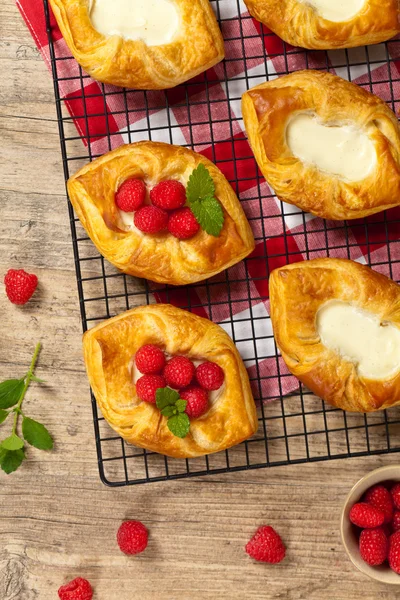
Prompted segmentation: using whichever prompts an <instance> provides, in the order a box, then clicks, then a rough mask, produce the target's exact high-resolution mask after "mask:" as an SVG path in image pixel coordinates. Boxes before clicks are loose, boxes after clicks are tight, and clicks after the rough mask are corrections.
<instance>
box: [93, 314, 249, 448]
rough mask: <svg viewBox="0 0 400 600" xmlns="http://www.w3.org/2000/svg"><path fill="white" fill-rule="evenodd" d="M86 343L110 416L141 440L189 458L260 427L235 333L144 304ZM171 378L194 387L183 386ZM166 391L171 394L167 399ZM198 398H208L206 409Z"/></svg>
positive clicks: (134, 440) (127, 435)
mask: <svg viewBox="0 0 400 600" xmlns="http://www.w3.org/2000/svg"><path fill="white" fill-rule="evenodd" d="M83 346H84V357H85V362H86V369H87V373H88V376H89V380H90V384H91V386H92V389H93V392H94V395H95V397H96V400H97V402H98V405H99V407H100V409H101V411H102V413H103V415H104V417H105V419H106V420H107V421H108V423H109V424H110V425H111V427H112V428H113V429H115V431H117V432H118V433H119V435H121V436H122V437H123V438H124V439H125V440H126V441H128V442H130V443H131V444H134V445H135V446H139V447H141V448H146V449H147V450H151V451H154V452H159V453H160V454H166V455H167V456H173V457H175V458H190V457H195V456H202V455H204V454H210V453H212V452H219V451H220V450H225V449H226V448H229V447H231V446H234V445H235V444H238V443H239V442H242V441H243V440H245V439H247V438H248V437H250V436H251V435H253V434H254V433H255V432H256V430H257V427H258V422H257V415H256V408H255V403H254V400H253V397H252V394H251V389H250V383H249V378H248V375H247V372H246V369H245V367H244V364H243V362H242V360H241V358H240V355H239V353H238V351H237V350H236V347H235V345H234V344H233V342H232V340H231V339H230V337H229V336H228V334H227V333H225V331H224V330H223V329H222V328H221V327H219V325H215V324H214V323H212V322H211V321H208V320H207V319H203V318H202V317H198V316H197V315H194V314H192V313H189V312H187V311H184V310H181V309H179V308H175V307H174V306H171V305H168V304H164V305H163V304H154V305H151V306H140V307H138V308H134V309H132V310H130V311H128V312H126V313H123V314H121V315H119V316H118V317H115V318H113V319H110V320H108V321H105V322H104V323H101V324H100V325H98V326H97V327H95V328H94V329H91V330H90V331H88V332H87V333H85V335H84V338H83ZM163 357H164V358H163ZM191 361H193V362H191ZM175 362H177V363H178V365H175V366H174V363H175ZM179 363H180V364H179ZM210 365H211V366H210ZM195 369H196V373H195ZM200 369H201V370H202V371H203V372H202V373H199V370H200ZM204 370H205V371H207V370H208V373H207V372H204ZM143 373H145V375H143ZM141 380H142V382H143V380H144V384H143V385H140V384H139V382H140V381H141ZM200 382H201V386H203V387H200ZM170 383H172V385H174V387H175V388H180V387H181V386H187V385H188V383H189V385H190V387H189V388H188V387H185V389H184V390H183V391H182V390H179V389H178V392H176V391H173V390H172V389H171V387H168V386H169V384H170ZM214 384H215V385H214ZM199 390H200V391H199ZM139 393H140V395H141V397H143V398H144V399H143V400H142V399H140V398H139ZM159 393H161V399H163V400H167V401H166V402H164V404H163V405H160V404H159V401H160V396H158V394H159ZM155 394H157V400H156V399H155ZM196 395H197V397H196ZM174 396H178V398H179V396H180V400H181V405H179V404H178V406H177V407H176V404H174V403H172V404H169V403H168V399H169V398H172V399H174ZM198 397H200V400H201V401H202V399H203V397H205V402H206V405H205V406H204V405H203V406H201V407H200V409H199V402H200V400H199V398H198ZM185 398H186V399H187V400H185V401H184V402H183V404H182V399H185ZM191 398H195V402H194V403H191ZM185 402H187V404H186V406H185ZM167 406H169V407H171V406H172V408H167V409H166V407H167ZM162 407H164V408H162ZM189 408H190V410H189ZM161 409H162V410H163V412H162V413H161ZM174 410H175V411H177V412H178V413H179V411H185V412H180V413H179V414H181V415H184V418H185V419H186V420H187V421H188V429H187V430H186V431H183V432H182V431H179V428H178V430H176V429H175V426H176V423H175V424H174V423H172V424H171V420H170V419H171V418H172V419H173V417H174V414H173V413H174ZM185 415H186V416H185ZM175 416H176V415H175ZM187 416H189V418H187ZM183 420H184V419H183ZM175 421H176V420H175ZM172 425H174V427H173V426H172ZM173 431H174V433H173ZM178 434H179V435H178ZM183 434H185V435H183ZM180 435H181V436H182V437H179V436H180Z"/></svg>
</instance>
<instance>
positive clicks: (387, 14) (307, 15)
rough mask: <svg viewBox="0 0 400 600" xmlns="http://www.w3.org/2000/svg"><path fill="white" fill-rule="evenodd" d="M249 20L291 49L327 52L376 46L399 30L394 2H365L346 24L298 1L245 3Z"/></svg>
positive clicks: (247, 0) (399, 15)
mask: <svg viewBox="0 0 400 600" xmlns="http://www.w3.org/2000/svg"><path fill="white" fill-rule="evenodd" d="M245 3H246V5H247V8H248V9H249V12H250V14H251V15H253V17H255V18H256V19H257V20H258V21H261V22H262V23H264V25H266V26H267V27H269V29H271V30H272V31H273V32H274V33H276V34H277V35H279V37H281V38H282V39H283V40H285V42H288V43H289V44H291V45H292V46H301V47H302V48H311V49H316V50H329V49H335V48H353V47H354V46H364V45H369V44H378V43H379V42H383V41H385V40H388V39H390V38H391V37H393V36H394V35H396V34H397V33H399V31H400V10H399V1H398V0H366V2H365V5H364V7H363V9H362V10H361V11H360V12H359V13H358V14H357V15H355V16H354V17H353V18H352V19H349V20H348V21H343V22H340V23H335V22H333V21H327V20H326V19H323V18H322V17H320V16H319V15H318V12H317V10H316V9H315V8H314V7H313V6H312V5H311V4H309V3H308V2H306V1H300V0H245Z"/></svg>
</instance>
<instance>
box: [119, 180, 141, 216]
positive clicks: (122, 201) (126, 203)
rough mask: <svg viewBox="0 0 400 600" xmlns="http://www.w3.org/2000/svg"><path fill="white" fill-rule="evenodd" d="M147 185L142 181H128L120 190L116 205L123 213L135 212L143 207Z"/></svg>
mask: <svg viewBox="0 0 400 600" xmlns="http://www.w3.org/2000/svg"><path fill="white" fill-rule="evenodd" d="M145 199H146V184H145V183H144V181H142V180H141V179H128V180H127V181H124V183H123V184H122V185H121V186H120V187H119V188H118V191H117V193H116V194H115V203H116V205H117V206H118V208H119V209H120V210H122V211H123V212H133V211H135V210H137V209H138V208H140V207H141V206H143V204H144V201H145Z"/></svg>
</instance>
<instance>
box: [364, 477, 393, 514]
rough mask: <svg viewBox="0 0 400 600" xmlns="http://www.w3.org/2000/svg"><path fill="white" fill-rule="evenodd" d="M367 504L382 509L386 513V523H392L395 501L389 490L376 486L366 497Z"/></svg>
mask: <svg viewBox="0 0 400 600" xmlns="http://www.w3.org/2000/svg"><path fill="white" fill-rule="evenodd" d="M365 502H367V504H372V506H375V508H380V509H381V510H383V512H384V513H385V521H384V522H385V523H390V521H391V520H392V517H393V510H394V508H393V500H392V496H391V495H390V492H389V490H387V489H386V488H385V487H384V486H383V485H374V487H372V488H370V489H369V490H368V491H367V493H366V495H365Z"/></svg>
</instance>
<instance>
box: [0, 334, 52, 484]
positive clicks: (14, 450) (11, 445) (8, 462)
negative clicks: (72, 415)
mask: <svg viewBox="0 0 400 600" xmlns="http://www.w3.org/2000/svg"><path fill="white" fill-rule="evenodd" d="M40 348H41V345H40V344H37V345H36V348H35V352H34V354H33V357H32V361H31V365H30V367H29V371H28V372H27V374H26V375H25V376H24V377H22V379H8V380H7V381H3V382H2V383H0V424H1V423H4V421H6V419H7V418H8V417H9V416H10V415H11V414H12V413H13V414H14V421H13V426H12V431H11V435H10V436H8V437H7V438H6V439H5V440H3V441H2V442H1V443H0V467H1V468H2V469H3V471H4V472H5V473H7V475H9V474H10V473H13V472H14V471H16V470H17V469H18V468H19V467H20V466H21V464H22V462H23V461H24V459H25V458H26V456H25V442H24V440H25V441H26V442H28V444H30V445H31V446H34V447H35V448H39V449H41V450H51V449H52V447H53V439H52V437H51V435H50V433H49V432H48V431H47V429H46V427H45V426H44V425H42V424H41V423H39V422H38V421H34V420H33V419H30V418H29V417H27V416H25V415H24V413H23V412H22V403H23V401H24V398H25V395H26V392H27V391H28V388H29V385H30V383H31V382H32V381H34V382H37V383H42V382H43V380H41V379H39V378H38V377H35V375H34V370H35V366H36V362H37V359H38V356H39V352H40ZM13 407H14V408H13ZM8 408H12V410H6V409H8ZM20 416H22V436H23V438H24V439H22V438H21V437H20V436H19V435H18V433H17V430H18V422H19V417H20Z"/></svg>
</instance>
